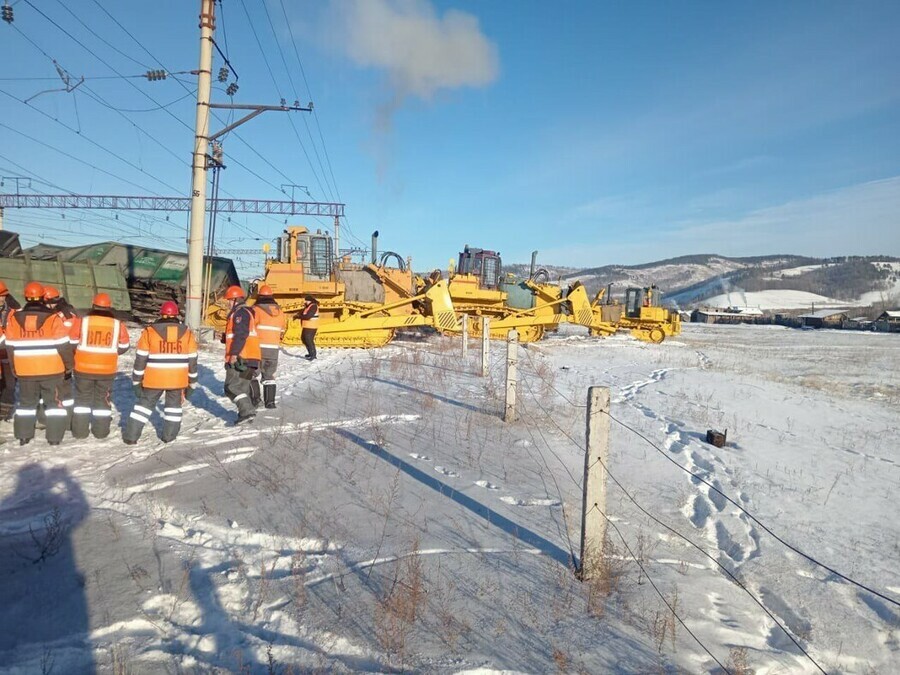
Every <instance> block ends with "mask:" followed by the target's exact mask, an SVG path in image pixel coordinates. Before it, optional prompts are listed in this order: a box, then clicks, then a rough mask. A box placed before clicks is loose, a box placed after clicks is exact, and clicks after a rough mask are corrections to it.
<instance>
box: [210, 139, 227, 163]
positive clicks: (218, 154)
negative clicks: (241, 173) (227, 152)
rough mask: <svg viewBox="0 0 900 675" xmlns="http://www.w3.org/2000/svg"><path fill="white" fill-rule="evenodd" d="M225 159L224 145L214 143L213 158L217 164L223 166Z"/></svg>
mask: <svg viewBox="0 0 900 675" xmlns="http://www.w3.org/2000/svg"><path fill="white" fill-rule="evenodd" d="M223 157H224V152H223V151H222V144H221V143H219V142H217V141H213V144H212V158H213V161H214V162H215V163H216V164H222V159H223Z"/></svg>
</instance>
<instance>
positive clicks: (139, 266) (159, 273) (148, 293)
mask: <svg viewBox="0 0 900 675" xmlns="http://www.w3.org/2000/svg"><path fill="white" fill-rule="evenodd" d="M24 255H25V256H26V257H28V258H30V259H31V260H32V261H33V262H34V261H37V260H47V261H49V260H53V261H57V262H58V263H61V264H65V263H88V264H90V265H91V266H92V267H93V268H94V269H95V270H98V269H102V268H106V269H110V268H113V269H116V270H118V271H119V272H120V273H121V275H122V276H123V277H124V278H125V282H126V284H127V290H128V294H129V296H130V305H131V312H132V313H133V315H134V316H135V318H138V319H145V320H146V319H151V318H154V317H155V316H156V313H157V312H158V311H159V306H160V305H161V304H162V303H163V302H165V301H166V300H174V301H175V302H177V303H179V305H180V306H183V304H184V301H185V296H186V294H187V269H188V256H187V254H186V253H181V252H178V251H167V250H164V249H157V248H147V247H145V246H134V245H130V244H120V243H117V242H114V241H107V242H103V243H100V244H89V245H87V246H74V247H70V248H69V247H61V246H48V245H46V244H39V245H37V246H34V247H32V248H30V249H27V250H26V251H25V252H24ZM203 262H204V272H206V271H207V270H208V269H209V268H208V267H207V266H211V269H209V272H210V275H209V279H210V294H211V295H216V294H219V293H221V292H222V291H224V289H226V288H228V286H231V285H236V284H240V279H239V277H238V274H237V270H236V269H235V267H234V263H233V262H232V261H231V259H230V258H221V257H213V258H207V257H204V259H203Z"/></svg>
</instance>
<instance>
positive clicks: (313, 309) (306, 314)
mask: <svg viewBox="0 0 900 675" xmlns="http://www.w3.org/2000/svg"><path fill="white" fill-rule="evenodd" d="M300 327H301V328H318V327H319V303H318V302H311V303H309V304H308V305H306V307H304V308H303V312H301V314H300Z"/></svg>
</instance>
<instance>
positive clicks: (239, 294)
mask: <svg viewBox="0 0 900 675" xmlns="http://www.w3.org/2000/svg"><path fill="white" fill-rule="evenodd" d="M243 297H244V289H243V288H241V287H240V286H229V287H228V290H227V291H225V299H226V300H234V299H235V298H243Z"/></svg>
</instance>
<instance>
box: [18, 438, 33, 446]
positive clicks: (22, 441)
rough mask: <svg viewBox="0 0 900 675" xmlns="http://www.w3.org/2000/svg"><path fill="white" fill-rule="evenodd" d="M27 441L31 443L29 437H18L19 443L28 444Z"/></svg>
mask: <svg viewBox="0 0 900 675" xmlns="http://www.w3.org/2000/svg"><path fill="white" fill-rule="evenodd" d="M29 443H31V439H30V438H20V439H19V445H28V444H29Z"/></svg>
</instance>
